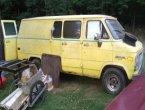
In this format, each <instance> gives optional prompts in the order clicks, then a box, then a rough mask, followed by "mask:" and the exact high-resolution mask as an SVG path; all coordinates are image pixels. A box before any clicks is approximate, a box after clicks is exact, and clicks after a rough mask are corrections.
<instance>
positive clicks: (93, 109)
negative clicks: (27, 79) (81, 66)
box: [0, 74, 113, 110]
mask: <svg viewBox="0 0 145 110" xmlns="http://www.w3.org/2000/svg"><path fill="white" fill-rule="evenodd" d="M11 83H12V77H8V82H7V84H6V86H5V87H4V88H3V89H2V90H0V100H2V99H4V98H5V97H6V96H8V94H9V88H10V86H11ZM112 98H113V96H111V95H109V94H106V93H105V92H104V91H103V90H102V87H101V83H100V81H99V80H96V79H92V78H87V77H80V76H74V75H66V74H63V75H61V77H60V87H59V88H57V89H55V90H53V91H51V92H47V93H45V99H44V101H43V100H39V101H38V102H37V103H36V105H35V106H34V107H33V108H28V110H48V109H49V110H103V109H104V107H105V106H106V105H107V104H108V102H109V101H110V100H112Z"/></svg>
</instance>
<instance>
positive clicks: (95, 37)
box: [17, 15, 143, 94]
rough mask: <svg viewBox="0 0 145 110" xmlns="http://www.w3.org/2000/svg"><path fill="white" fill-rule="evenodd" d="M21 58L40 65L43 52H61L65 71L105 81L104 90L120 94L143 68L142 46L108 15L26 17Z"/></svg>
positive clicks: (19, 42)
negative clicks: (127, 82)
mask: <svg viewBox="0 0 145 110" xmlns="http://www.w3.org/2000/svg"><path fill="white" fill-rule="evenodd" d="M17 52H18V58H19V59H29V60H31V61H34V62H35V63H36V64H37V66H39V65H40V58H41V55H42V53H48V54H52V55H58V56H60V57H61V59H62V71H63V72H65V73H69V74H75V75H80V76H88V77H92V78H98V79H101V80H102V85H103V88H104V89H105V91H107V92H108V93H111V94H117V93H119V92H120V91H121V90H122V89H123V88H124V87H125V84H126V81H127V80H128V79H129V80H131V79H132V78H133V77H134V76H136V75H139V74H140V73H141V69H142V67H143V46H142V43H141V42H139V41H138V40H137V39H136V38H135V37H134V36H133V35H131V34H129V33H126V32H125V30H124V28H123V27H122V26H121V25H120V23H119V22H118V21H117V19H116V18H114V17H111V16H106V15H70V16H49V17H36V18H29V19H23V20H22V21H21V25H20V30H19V34H18V38H17Z"/></svg>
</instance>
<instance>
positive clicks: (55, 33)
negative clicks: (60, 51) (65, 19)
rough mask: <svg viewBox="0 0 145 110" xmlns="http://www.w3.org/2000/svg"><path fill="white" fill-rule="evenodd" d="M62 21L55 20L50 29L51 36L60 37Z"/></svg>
mask: <svg viewBox="0 0 145 110" xmlns="http://www.w3.org/2000/svg"><path fill="white" fill-rule="evenodd" d="M61 30H62V22H61V21H55V22H54V26H53V29H52V36H53V37H54V38H61Z"/></svg>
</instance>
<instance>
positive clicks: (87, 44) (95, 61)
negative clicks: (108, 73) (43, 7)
mask: <svg viewBox="0 0 145 110" xmlns="http://www.w3.org/2000/svg"><path fill="white" fill-rule="evenodd" d="M89 21H93V22H91V23H90V24H91V25H92V24H93V23H94V22H95V21H96V24H95V25H94V24H93V27H92V28H93V29H92V28H91V29H90V30H89V31H88V29H87V28H89V26H88V24H87V23H88V22H89ZM98 21H99V22H98ZM85 22H86V38H85V39H84V41H83V45H82V61H83V74H84V75H85V76H90V77H91V76H92V77H98V78H99V75H100V69H101V67H102V64H104V63H105V62H110V61H112V42H111V39H101V42H102V44H101V45H100V46H99V45H98V40H94V38H93V37H94V36H95V34H96V33H93V34H92V32H93V30H95V28H96V32H100V31H98V29H100V28H98V27H97V24H98V23H101V24H102V22H101V21H100V20H97V19H85ZM99 26H100V24H99ZM102 27H103V26H102ZM102 27H101V28H102ZM100 30H101V29H100ZM88 32H90V33H89V34H88ZM97 34H98V33H97ZM87 37H90V38H87ZM108 47H109V48H108Z"/></svg>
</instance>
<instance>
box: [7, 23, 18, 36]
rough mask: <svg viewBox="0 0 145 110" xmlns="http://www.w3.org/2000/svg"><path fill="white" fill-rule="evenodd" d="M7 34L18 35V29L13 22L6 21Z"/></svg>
mask: <svg viewBox="0 0 145 110" xmlns="http://www.w3.org/2000/svg"><path fill="white" fill-rule="evenodd" d="M4 29H5V35H6V36H9V35H16V29H15V25H14V23H13V22H4Z"/></svg>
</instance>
